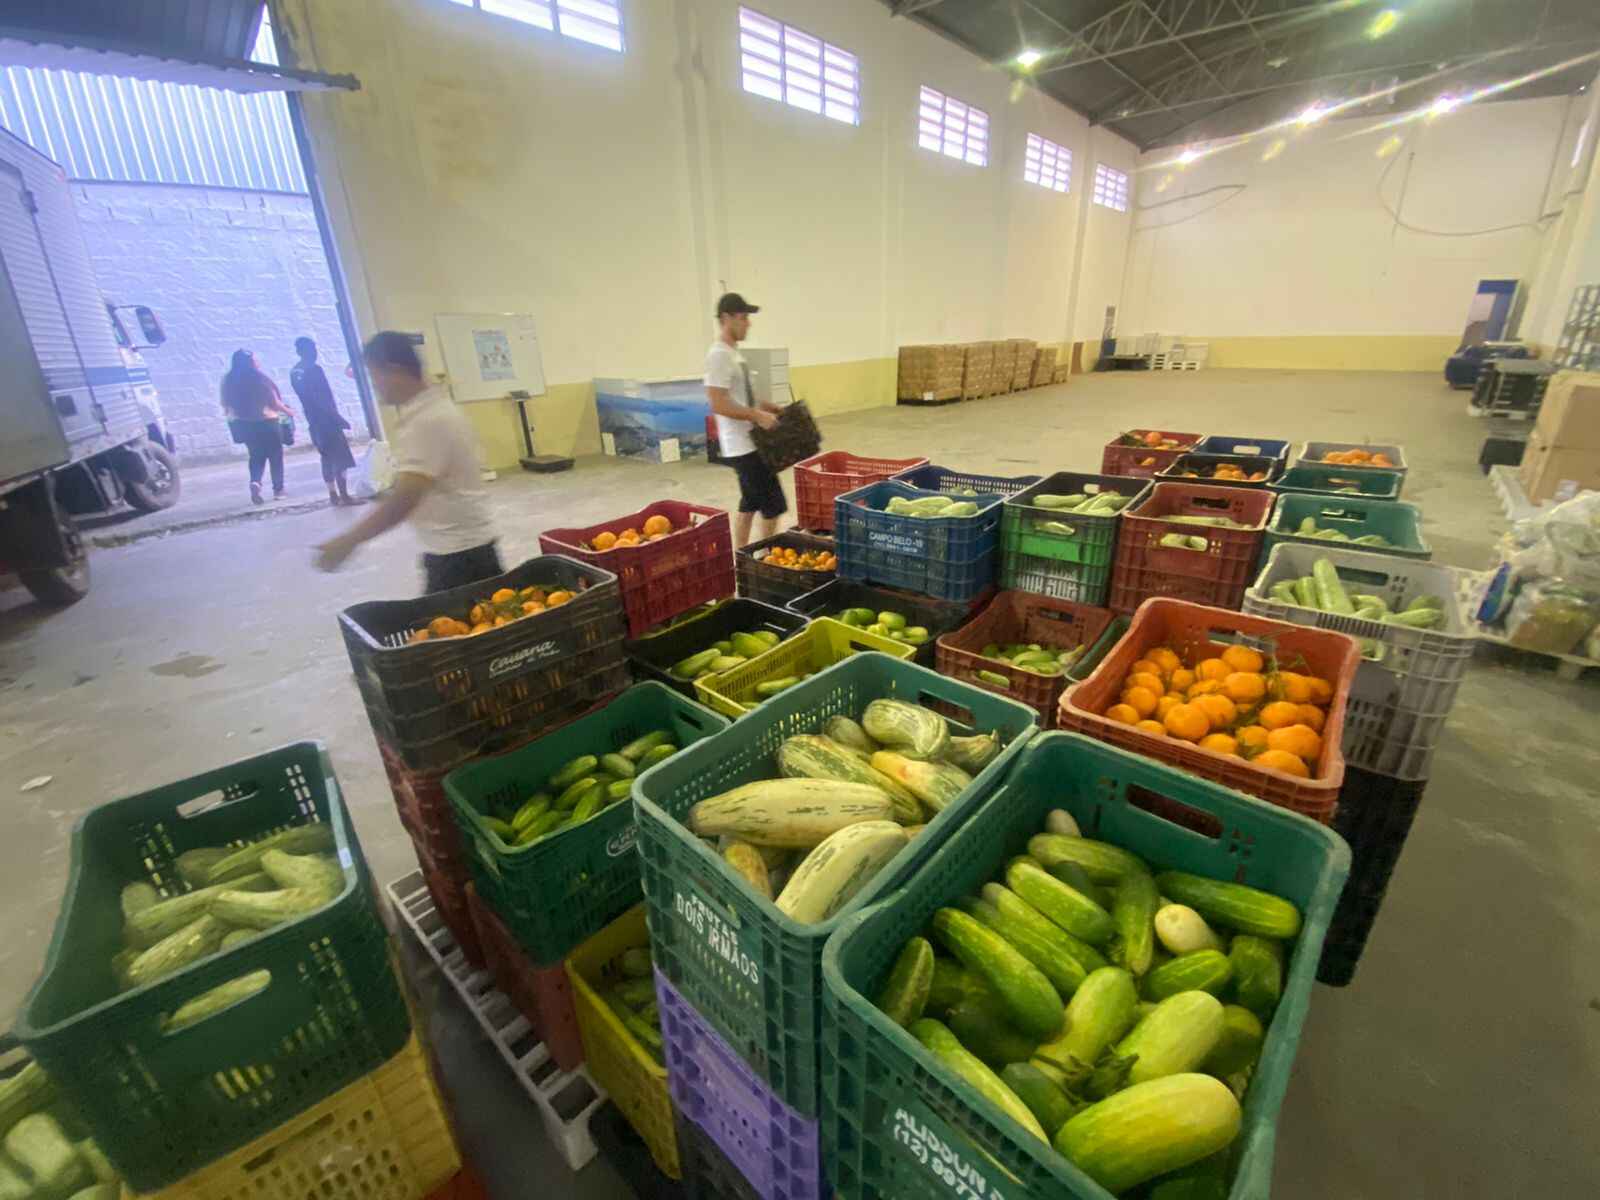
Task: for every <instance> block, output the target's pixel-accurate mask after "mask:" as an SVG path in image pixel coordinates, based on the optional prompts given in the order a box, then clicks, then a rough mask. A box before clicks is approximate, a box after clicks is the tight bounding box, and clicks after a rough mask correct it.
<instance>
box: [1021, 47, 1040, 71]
mask: <svg viewBox="0 0 1600 1200" xmlns="http://www.w3.org/2000/svg"><path fill="white" fill-rule="evenodd" d="M1043 57H1044V55H1043V54H1042V53H1041V52H1040V51H1038V50H1034V49H1032V48H1031V47H1030V48H1029V49H1026V50H1024V51H1023V52H1022V53H1021V54H1019V55H1017V66H1019V67H1021V68H1022V69H1023V70H1024V71H1026V70H1028V69H1029V68H1030V67H1032V66H1033V65H1034V64H1035V63H1037V62H1038V61H1039V60H1040V59H1041V58H1043Z"/></svg>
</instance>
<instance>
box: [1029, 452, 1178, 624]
mask: <svg viewBox="0 0 1600 1200" xmlns="http://www.w3.org/2000/svg"><path fill="white" fill-rule="evenodd" d="M1149 490H1150V483H1149V481H1148V480H1145V479H1130V478H1127V477H1124V476H1118V475H1090V474H1083V473H1082V472H1077V471H1057V472H1056V473H1055V474H1054V475H1050V476H1048V477H1046V478H1045V479H1043V480H1041V481H1040V482H1038V483H1035V484H1032V485H1031V486H1029V487H1026V488H1024V489H1023V490H1022V491H1020V492H1018V493H1017V494H1016V495H1015V496H1012V497H1011V498H1010V499H1008V500H1007V501H1006V502H1005V504H1004V505H1003V506H1002V507H1001V515H1000V545H1001V553H1002V555H1003V556H1004V557H1005V558H1006V559H1011V558H1014V557H1027V558H1044V559H1050V560H1052V561H1054V562H1062V563H1081V564H1082V565H1083V566H1085V567H1108V566H1110V565H1111V560H1112V558H1113V557H1114V556H1115V554H1116V546H1117V527H1118V525H1119V523H1120V521H1121V519H1122V512H1123V509H1128V508H1132V507H1133V506H1134V505H1136V504H1138V503H1139V501H1140V500H1141V499H1143V498H1144V496H1145V493H1147V492H1148V491H1149ZM1079 492H1083V493H1086V494H1089V495H1095V494H1097V493H1099V492H1116V493H1117V494H1118V495H1122V496H1126V497H1128V502H1127V503H1126V504H1124V505H1123V506H1122V508H1121V509H1118V510H1117V511H1116V512H1114V513H1110V514H1109V515H1106V516H1083V515H1080V514H1078V513H1069V512H1061V511H1060V510H1058V509H1054V508H1041V507H1039V506H1038V505H1037V504H1035V503H1033V498H1034V497H1035V496H1038V495H1041V494H1046V495H1051V494H1053V495H1074V494H1077V493H1079ZM1049 525H1064V526H1067V527H1069V528H1070V529H1071V530H1072V532H1071V533H1059V532H1055V531H1052V530H1049V529H1047V528H1046V527H1047V526H1049ZM1058 598H1064V597H1058Z"/></svg>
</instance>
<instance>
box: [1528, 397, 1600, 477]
mask: <svg viewBox="0 0 1600 1200" xmlns="http://www.w3.org/2000/svg"><path fill="white" fill-rule="evenodd" d="M1522 490H1523V491H1524V492H1526V493H1527V495H1528V499H1529V500H1531V501H1532V502H1533V503H1535V504H1542V503H1544V502H1545V501H1546V500H1550V499H1561V500H1565V499H1567V498H1568V497H1570V496H1571V495H1573V494H1574V493H1576V492H1580V491H1586V490H1591V491H1600V373H1597V372H1593V371H1558V372H1556V374H1555V375H1554V376H1553V377H1552V378H1551V380H1550V386H1549V388H1548V389H1547V390H1546V391H1545V396H1544V404H1543V406H1542V407H1541V408H1540V409H1539V419H1538V421H1537V422H1536V423H1535V424H1534V427H1533V436H1532V437H1530V438H1529V439H1528V448H1527V450H1526V451H1524V453H1523V455H1522Z"/></svg>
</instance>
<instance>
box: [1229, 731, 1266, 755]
mask: <svg viewBox="0 0 1600 1200" xmlns="http://www.w3.org/2000/svg"><path fill="white" fill-rule="evenodd" d="M1233 735H1234V737H1235V738H1237V739H1238V741H1239V748H1240V749H1241V750H1249V751H1251V752H1252V753H1255V752H1257V751H1261V750H1265V749H1266V748H1267V737H1268V732H1267V730H1266V729H1264V728H1263V727H1262V726H1260V725H1244V726H1241V727H1240V728H1238V729H1236V730H1234V731H1233Z"/></svg>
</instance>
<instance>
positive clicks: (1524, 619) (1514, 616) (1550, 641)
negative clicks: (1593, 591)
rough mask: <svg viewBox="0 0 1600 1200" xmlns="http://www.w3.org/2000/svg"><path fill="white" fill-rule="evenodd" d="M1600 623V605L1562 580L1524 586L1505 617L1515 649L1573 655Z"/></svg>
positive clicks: (1549, 580) (1508, 636) (1508, 637)
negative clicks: (1597, 622)
mask: <svg viewBox="0 0 1600 1200" xmlns="http://www.w3.org/2000/svg"><path fill="white" fill-rule="evenodd" d="M1597 620H1600V604H1596V602H1595V601H1594V600H1593V599H1592V598H1591V597H1590V596H1589V595H1588V594H1587V593H1586V592H1585V591H1584V590H1583V589H1581V588H1575V587H1572V586H1571V585H1569V584H1567V583H1564V582H1563V581H1561V580H1559V579H1545V580H1539V581H1537V582H1532V583H1527V584H1524V585H1523V587H1522V590H1521V591H1520V592H1518V593H1517V598H1516V600H1515V601H1514V602H1513V603H1512V605H1511V612H1510V613H1509V614H1508V615H1507V617H1506V637H1507V639H1508V640H1509V641H1510V642H1511V644H1512V645H1513V646H1517V647H1520V648H1521V649H1523V650H1537V651H1539V652H1541V653H1543V654H1571V653H1572V652H1573V651H1574V650H1576V649H1577V648H1578V647H1579V646H1580V645H1581V644H1582V643H1583V640H1584V639H1585V638H1586V637H1588V635H1589V633H1590V631H1591V630H1593V629H1594V628H1595V623H1596V621H1597Z"/></svg>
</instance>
